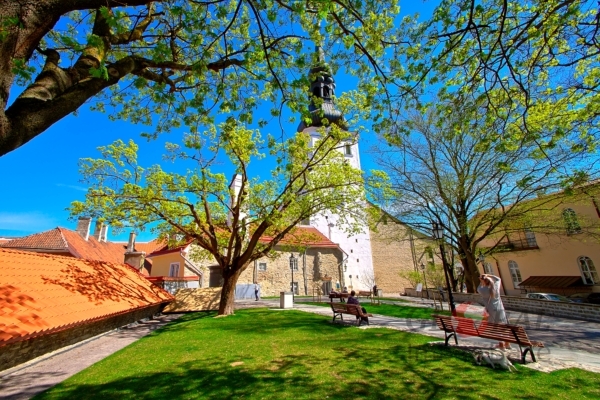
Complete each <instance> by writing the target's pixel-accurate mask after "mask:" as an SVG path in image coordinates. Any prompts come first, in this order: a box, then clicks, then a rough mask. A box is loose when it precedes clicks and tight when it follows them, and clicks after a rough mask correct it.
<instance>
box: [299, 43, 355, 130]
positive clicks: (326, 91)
mask: <svg viewBox="0 0 600 400" xmlns="http://www.w3.org/2000/svg"><path fill="white" fill-rule="evenodd" d="M315 53H316V55H317V63H316V64H315V65H313V66H312V68H311V69H310V71H309V72H308V76H309V79H311V84H310V99H311V100H310V105H309V106H308V110H309V111H310V114H311V121H310V123H308V124H306V122H304V121H302V122H301V123H300V125H299V126H298V132H302V131H303V130H304V129H306V128H309V127H311V126H313V127H321V126H323V119H326V120H327V121H328V124H325V125H329V124H336V125H338V126H339V127H340V128H343V129H347V124H346V120H345V119H344V116H343V115H342V112H341V111H339V110H338V109H337V108H335V103H334V102H333V96H334V95H335V80H334V79H333V76H332V74H331V69H330V68H329V65H328V64H327V63H326V62H325V55H324V53H323V49H322V48H321V47H320V46H317V47H315ZM317 99H320V100H321V101H322V104H321V105H320V106H319V107H317V106H316V105H315V100H317ZM321 101H319V103H320V102H321Z"/></svg>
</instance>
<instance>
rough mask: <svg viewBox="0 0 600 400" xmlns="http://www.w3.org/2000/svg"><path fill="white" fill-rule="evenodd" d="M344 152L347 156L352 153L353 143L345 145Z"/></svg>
mask: <svg viewBox="0 0 600 400" xmlns="http://www.w3.org/2000/svg"><path fill="white" fill-rule="evenodd" d="M344 154H345V155H347V156H351V155H352V145H351V144H347V145H344Z"/></svg>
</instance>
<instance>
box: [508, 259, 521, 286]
mask: <svg viewBox="0 0 600 400" xmlns="http://www.w3.org/2000/svg"><path fill="white" fill-rule="evenodd" d="M508 269H509V270H510V277H511V278H512V281H513V286H514V287H515V289H516V288H518V287H519V285H520V284H521V281H522V280H523V279H521V271H519V265H517V263H516V262H514V261H512V260H510V261H509V262H508Z"/></svg>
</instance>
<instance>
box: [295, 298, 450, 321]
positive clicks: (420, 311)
mask: <svg viewBox="0 0 600 400" xmlns="http://www.w3.org/2000/svg"><path fill="white" fill-rule="evenodd" d="M302 304H311V305H315V306H323V307H329V303H315V302H308V301H303V302H302ZM361 305H362V306H363V307H364V308H365V309H366V310H367V312H370V313H373V314H379V315H385V316H387V317H396V318H408V319H432V318H433V317H432V315H433V314H442V315H450V312H449V311H446V310H444V311H441V310H437V311H436V310H434V309H433V308H424V307H411V306H401V305H395V304H381V305H379V306H377V305H372V304H369V303H368V302H362V303H361Z"/></svg>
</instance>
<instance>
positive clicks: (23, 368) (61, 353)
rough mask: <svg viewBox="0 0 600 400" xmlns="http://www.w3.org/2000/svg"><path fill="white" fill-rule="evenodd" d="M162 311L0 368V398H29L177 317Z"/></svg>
mask: <svg viewBox="0 0 600 400" xmlns="http://www.w3.org/2000/svg"><path fill="white" fill-rule="evenodd" d="M180 315H181V314H170V315H164V316H162V317H160V318H156V319H154V320H149V321H145V322H142V323H135V324H132V325H130V326H128V327H127V328H123V329H118V330H113V331H110V332H108V333H105V334H103V335H98V336H95V337H93V338H90V339H88V340H85V341H83V342H80V343H77V344H75V345H72V346H69V347H66V348H62V349H59V350H57V351H55V352H52V353H49V354H46V355H44V356H42V357H38V358H36V359H34V360H31V361H29V362H27V363H24V364H21V365H17V366H16V367H14V368H11V369H8V370H5V371H1V372H0V399H7V400H8V399H10V400H21V399H29V398H31V397H33V396H35V395H36V394H38V393H41V392H43V391H44V390H46V389H48V388H50V387H52V386H54V385H57V384H59V383H60V382H62V381H64V380H65V379H67V378H69V377H71V376H73V375H75V374H76V373H77V372H79V371H82V370H84V369H85V368H87V367H89V366H90V365H92V364H95V363H96V362H98V361H100V360H102V359H103V358H105V357H108V356H109V355H111V354H113V353H115V352H116V351H118V350H121V349H122V348H123V347H126V346H129V345H130V344H131V343H133V342H135V341H136V340H138V339H139V338H141V337H143V336H146V335H147V334H149V333H150V332H152V331H153V330H155V329H158V328H160V327H162V326H164V325H166V324H167V323H169V322H171V321H173V320H175V319H177V318H179V316H180Z"/></svg>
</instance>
